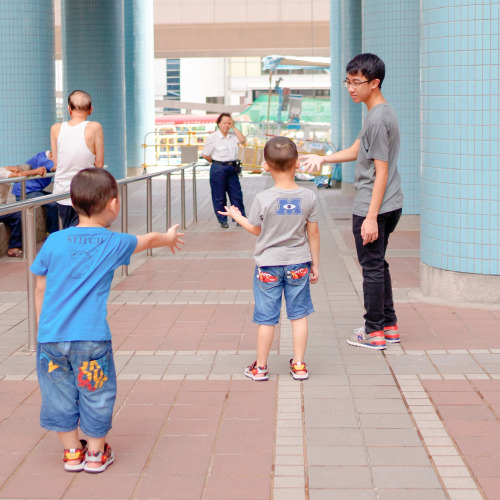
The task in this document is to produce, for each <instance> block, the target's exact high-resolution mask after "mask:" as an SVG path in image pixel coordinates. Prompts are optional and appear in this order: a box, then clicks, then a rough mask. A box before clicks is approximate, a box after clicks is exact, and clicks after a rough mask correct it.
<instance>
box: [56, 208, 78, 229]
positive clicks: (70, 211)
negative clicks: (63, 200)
mask: <svg viewBox="0 0 500 500" xmlns="http://www.w3.org/2000/svg"><path fill="white" fill-rule="evenodd" d="M57 210H58V212H59V217H61V222H62V228H63V229H67V228H68V227H72V226H77V225H78V223H79V222H80V217H78V214H77V213H76V212H75V209H74V208H73V207H72V206H71V205H61V204H60V203H58V204H57Z"/></svg>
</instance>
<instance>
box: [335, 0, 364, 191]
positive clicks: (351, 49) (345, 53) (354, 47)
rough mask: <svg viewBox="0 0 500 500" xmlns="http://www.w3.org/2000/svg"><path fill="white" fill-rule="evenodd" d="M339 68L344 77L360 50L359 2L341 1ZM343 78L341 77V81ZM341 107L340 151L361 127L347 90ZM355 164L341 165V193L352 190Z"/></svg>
mask: <svg viewBox="0 0 500 500" xmlns="http://www.w3.org/2000/svg"><path fill="white" fill-rule="evenodd" d="M340 12H341V16H340V17H341V40H342V43H341V58H340V61H341V63H340V64H341V67H342V72H343V73H342V74H343V75H345V67H346V65H347V63H348V62H349V61H350V60H351V59H352V58H353V57H354V56H356V55H358V54H360V53H361V52H362V50H361V0H342V1H341V10H340ZM343 79H344V76H343V77H342V80H343ZM341 107H342V142H341V147H342V149H345V148H348V147H349V146H351V145H352V143H353V142H354V141H355V140H356V138H357V137H358V134H359V131H360V130H361V125H362V120H361V117H362V106H361V105H360V104H356V103H354V102H353V101H352V99H351V97H350V96H349V92H348V91H347V89H343V92H342V93H341ZM355 168H356V162H354V161H353V162H349V163H344V164H343V165H342V191H346V192H351V191H353V190H354V185H353V183H354V171H355Z"/></svg>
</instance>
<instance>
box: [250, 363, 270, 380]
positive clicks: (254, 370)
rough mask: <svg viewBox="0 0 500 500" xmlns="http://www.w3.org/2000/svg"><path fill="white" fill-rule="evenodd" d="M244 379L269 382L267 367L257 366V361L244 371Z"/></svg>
mask: <svg viewBox="0 0 500 500" xmlns="http://www.w3.org/2000/svg"><path fill="white" fill-rule="evenodd" d="M244 375H245V377H248V378H251V379H252V380H255V381H256V382H264V381H265V380H269V370H268V369H267V366H257V361H254V362H253V363H252V364H251V365H249V366H247V367H246V368H245V371H244Z"/></svg>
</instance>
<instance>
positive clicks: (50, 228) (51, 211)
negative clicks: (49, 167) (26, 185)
mask: <svg viewBox="0 0 500 500" xmlns="http://www.w3.org/2000/svg"><path fill="white" fill-rule="evenodd" d="M49 194H51V193H47V192H46V191H31V192H30V193H28V194H27V195H26V199H27V200H29V199H31V198H39V197H40V196H46V195H49ZM16 200H17V201H21V197H20V196H16ZM44 207H45V209H46V213H45V214H46V216H47V228H46V229H47V232H48V233H49V234H52V233H55V232H56V231H59V221H58V219H57V203H56V202H55V201H53V202H52V203H47V204H46V205H44Z"/></svg>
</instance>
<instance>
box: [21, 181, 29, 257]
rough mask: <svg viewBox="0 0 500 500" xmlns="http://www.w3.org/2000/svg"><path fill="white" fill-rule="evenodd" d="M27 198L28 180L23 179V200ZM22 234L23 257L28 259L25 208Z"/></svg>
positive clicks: (22, 216)
mask: <svg viewBox="0 0 500 500" xmlns="http://www.w3.org/2000/svg"><path fill="white" fill-rule="evenodd" d="M25 199H26V181H24V180H22V181H21V201H24V200H25ZM21 235H22V242H23V243H22V245H23V259H26V245H27V244H28V242H27V241H26V238H27V235H26V211H25V210H23V211H22V212H21Z"/></svg>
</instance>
